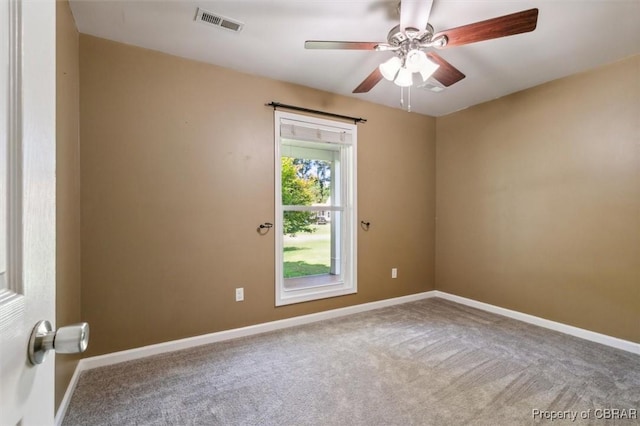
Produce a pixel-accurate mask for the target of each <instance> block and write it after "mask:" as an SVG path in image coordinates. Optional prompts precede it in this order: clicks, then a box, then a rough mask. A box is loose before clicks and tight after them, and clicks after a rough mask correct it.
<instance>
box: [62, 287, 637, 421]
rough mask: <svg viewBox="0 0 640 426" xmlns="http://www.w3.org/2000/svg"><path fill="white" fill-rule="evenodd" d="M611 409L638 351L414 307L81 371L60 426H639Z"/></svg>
mask: <svg viewBox="0 0 640 426" xmlns="http://www.w3.org/2000/svg"><path fill="white" fill-rule="evenodd" d="M611 408H614V409H618V410H621V411H619V412H618V417H620V416H621V415H622V414H625V415H626V416H627V417H629V415H631V417H633V412H634V411H633V410H638V409H640V356H638V355H634V354H631V353H628V352H624V351H620V350H616V349H612V348H609V347H606V346H602V345H599V344H596V343H592V342H588V341H585V340H581V339H577V338H573V337H570V336H566V335H563V334H560V333H556V332H553V331H549V330H546V329H543V328H539V327H535V326H531V325H528V324H525V323H522V322H519V321H515V320H511V319H507V318H504V317H501V316H497V315H494V314H489V313H486V312H483V311H479V310H475V309H472V308H469V307H466V306H462V305H458V304H455V303H451V302H448V301H445V300H442V299H427V300H422V301H418V302H412V303H407V304H404V305H398V306H393V307H389V308H384V309H379V310H375V311H370V312H365V313H361V314H356V315H352V316H349V317H343V318H338V319H333V320H329V321H323V322H319V323H314V324H310V325H306V326H300V327H296V328H291V329H287V330H283V331H278V332H273V333H266V334H262V335H258V336H252V337H248V338H242V339H237V340H232V341H227V342H222V343H216V344H212V345H206V346H201V347H198V348H193V349H189V350H184V351H179V352H173V353H170V354H164V355H159V356H155V357H150V358H146V359H143V360H137V361H131V362H127V363H122V364H118V365H113V366H109V367H103V368H98V369H94V370H90V371H86V372H84V373H83V374H82V375H81V377H80V380H79V383H78V386H77V388H76V391H75V394H74V395H73V397H72V399H71V403H70V405H69V409H68V412H67V415H66V417H65V419H64V423H63V424H64V425H67V426H70V425H462V424H475V425H517V424H532V423H534V424H535V423H543V424H567V425H568V424H586V423H593V424H621V425H637V424H640V423H639V420H637V414H636V419H622V420H616V421H614V420H606V419H604V418H603V417H605V416H606V415H607V413H609V415H610V414H611V413H612V411H604V410H605V409H611ZM536 410H538V411H536ZM588 410H590V411H588ZM623 410H624V411H623ZM574 413H575V415H576V416H577V419H576V421H575V422H572V421H571V419H558V418H556V419H554V421H553V422H552V420H551V418H550V417H551V416H560V415H562V416H573V415H574ZM636 413H637V411H636ZM581 416H587V417H588V419H587V420H581V419H580V417H581Z"/></svg>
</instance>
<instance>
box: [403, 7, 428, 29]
mask: <svg viewBox="0 0 640 426" xmlns="http://www.w3.org/2000/svg"><path fill="white" fill-rule="evenodd" d="M432 6H433V0H402V1H401V2H400V29H402V30H404V29H405V28H407V27H409V28H415V29H417V30H424V29H425V28H427V22H428V21H429V15H430V14H431V7H432Z"/></svg>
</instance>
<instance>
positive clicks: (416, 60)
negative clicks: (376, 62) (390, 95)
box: [378, 49, 440, 87]
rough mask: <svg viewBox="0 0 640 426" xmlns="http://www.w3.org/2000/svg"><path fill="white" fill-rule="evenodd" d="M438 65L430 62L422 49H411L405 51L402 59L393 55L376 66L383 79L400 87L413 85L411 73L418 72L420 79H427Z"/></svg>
mask: <svg viewBox="0 0 640 426" xmlns="http://www.w3.org/2000/svg"><path fill="white" fill-rule="evenodd" d="M439 66H440V65H438V64H434V63H433V62H431V61H430V60H429V59H428V58H427V55H426V54H425V53H424V52H423V51H422V50H418V49H412V50H410V51H409V52H407V54H406V55H405V57H404V61H403V60H402V59H401V58H400V57H399V56H394V57H392V58H391V59H389V60H387V61H386V62H383V63H382V64H380V66H379V67H378V68H379V69H380V73H381V74H382V76H383V77H384V78H385V79H387V80H389V81H393V82H394V83H395V84H397V85H398V86H400V87H409V86H411V85H413V73H416V72H418V73H420V76H422V81H427V79H428V78H429V77H431V75H432V74H433V73H434V72H436V70H437V69H438V67H439Z"/></svg>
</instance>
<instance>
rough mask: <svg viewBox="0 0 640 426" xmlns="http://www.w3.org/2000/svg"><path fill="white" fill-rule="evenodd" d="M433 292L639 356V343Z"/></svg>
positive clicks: (451, 299)
mask: <svg viewBox="0 0 640 426" xmlns="http://www.w3.org/2000/svg"><path fill="white" fill-rule="evenodd" d="M434 292H435V297H439V298H441V299H446V300H450V301H452V302H456V303H459V304H461V305H466V306H471V307H472V308H476V309H480V310H483V311H487V312H491V313H494V314H498V315H502V316H504V317H509V318H513V319H516V320H518V321H523V322H526V323H529V324H533V325H537V326H539V327H543V328H548V329H550V330H554V331H559V332H560V333H564V334H569V335H571V336H575V337H579V338H581V339H585V340H590V341H592V342H596V343H600V344H603V345H607V346H611V347H613V348H616V349H622V350H623V351H627V352H631V353H634V354H637V355H640V344H639V343H634V342H630V341H628V340H623V339H619V338H617V337H611V336H607V335H606V334H600V333H596V332H594V331H589V330H585V329H583V328H578V327H574V326H572V325H567V324H562V323H560V322H555V321H551V320H547V319H544V318H540V317H536V316H533V315H529V314H523V313H521V312H518V311H512V310H510V309H505V308H501V307H499V306H495V305H490V304H488V303H484V302H478V301H476V300H473V299H467V298H466V297H461V296H456V295H454V294H449V293H445V292H442V291H439V290H434Z"/></svg>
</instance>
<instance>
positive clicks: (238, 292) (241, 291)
mask: <svg viewBox="0 0 640 426" xmlns="http://www.w3.org/2000/svg"><path fill="white" fill-rule="evenodd" d="M243 300H244V288H243V287H240V288H236V302H242V301H243Z"/></svg>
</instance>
